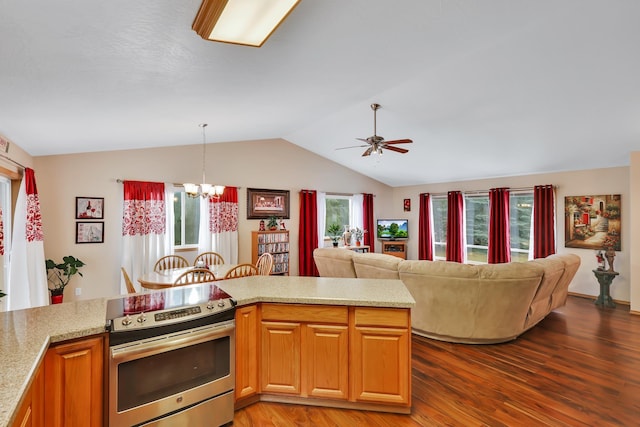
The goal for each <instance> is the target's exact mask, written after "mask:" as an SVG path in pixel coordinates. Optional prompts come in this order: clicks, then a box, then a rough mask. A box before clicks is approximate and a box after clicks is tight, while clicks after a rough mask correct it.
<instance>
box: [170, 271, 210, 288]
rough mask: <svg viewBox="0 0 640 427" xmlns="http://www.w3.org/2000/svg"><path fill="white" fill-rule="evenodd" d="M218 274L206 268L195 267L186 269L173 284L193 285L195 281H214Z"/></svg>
mask: <svg viewBox="0 0 640 427" xmlns="http://www.w3.org/2000/svg"><path fill="white" fill-rule="evenodd" d="M215 280H216V276H214V275H213V273H212V272H211V270H209V269H206V268H194V269H192V270H188V271H185V272H184V273H182V274H181V275H180V276H178V278H177V279H176V280H175V282H173V286H184V285H193V284H194V283H204V282H214V281H215Z"/></svg>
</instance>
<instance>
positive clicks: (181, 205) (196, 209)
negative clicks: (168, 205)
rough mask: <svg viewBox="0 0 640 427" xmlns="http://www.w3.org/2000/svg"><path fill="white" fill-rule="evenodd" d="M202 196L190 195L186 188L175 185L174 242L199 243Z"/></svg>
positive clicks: (177, 245)
mask: <svg viewBox="0 0 640 427" xmlns="http://www.w3.org/2000/svg"><path fill="white" fill-rule="evenodd" d="M200 200H201V198H200V197H188V196H187V195H186V194H185V192H184V188H180V187H175V188H174V193H173V221H174V223H173V232H174V242H173V244H174V245H175V246H176V248H178V247H193V246H196V245H197V244H198V233H199V231H200Z"/></svg>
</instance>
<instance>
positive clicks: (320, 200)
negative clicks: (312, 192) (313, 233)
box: [316, 191, 327, 248]
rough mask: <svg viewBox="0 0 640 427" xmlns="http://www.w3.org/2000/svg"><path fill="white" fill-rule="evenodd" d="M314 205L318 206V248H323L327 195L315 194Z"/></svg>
mask: <svg viewBox="0 0 640 427" xmlns="http://www.w3.org/2000/svg"><path fill="white" fill-rule="evenodd" d="M316 203H317V204H318V247H321V248H322V247H324V244H325V242H324V230H325V228H326V226H327V225H326V220H327V193H323V192H321V191H318V192H316Z"/></svg>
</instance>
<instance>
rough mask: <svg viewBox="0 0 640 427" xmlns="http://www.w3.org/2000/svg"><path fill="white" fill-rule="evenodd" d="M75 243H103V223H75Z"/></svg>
mask: <svg viewBox="0 0 640 427" xmlns="http://www.w3.org/2000/svg"><path fill="white" fill-rule="evenodd" d="M76 243H104V221H91V222H76Z"/></svg>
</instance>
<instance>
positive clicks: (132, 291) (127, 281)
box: [120, 267, 138, 294]
mask: <svg viewBox="0 0 640 427" xmlns="http://www.w3.org/2000/svg"><path fill="white" fill-rule="evenodd" d="M120 269H121V270H122V276H123V277H124V283H125V284H126V285H127V292H129V293H130V294H135V293H137V292H138V291H136V288H135V286H133V283H132V282H131V279H130V278H129V275H128V274H127V270H125V269H124V267H120Z"/></svg>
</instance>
